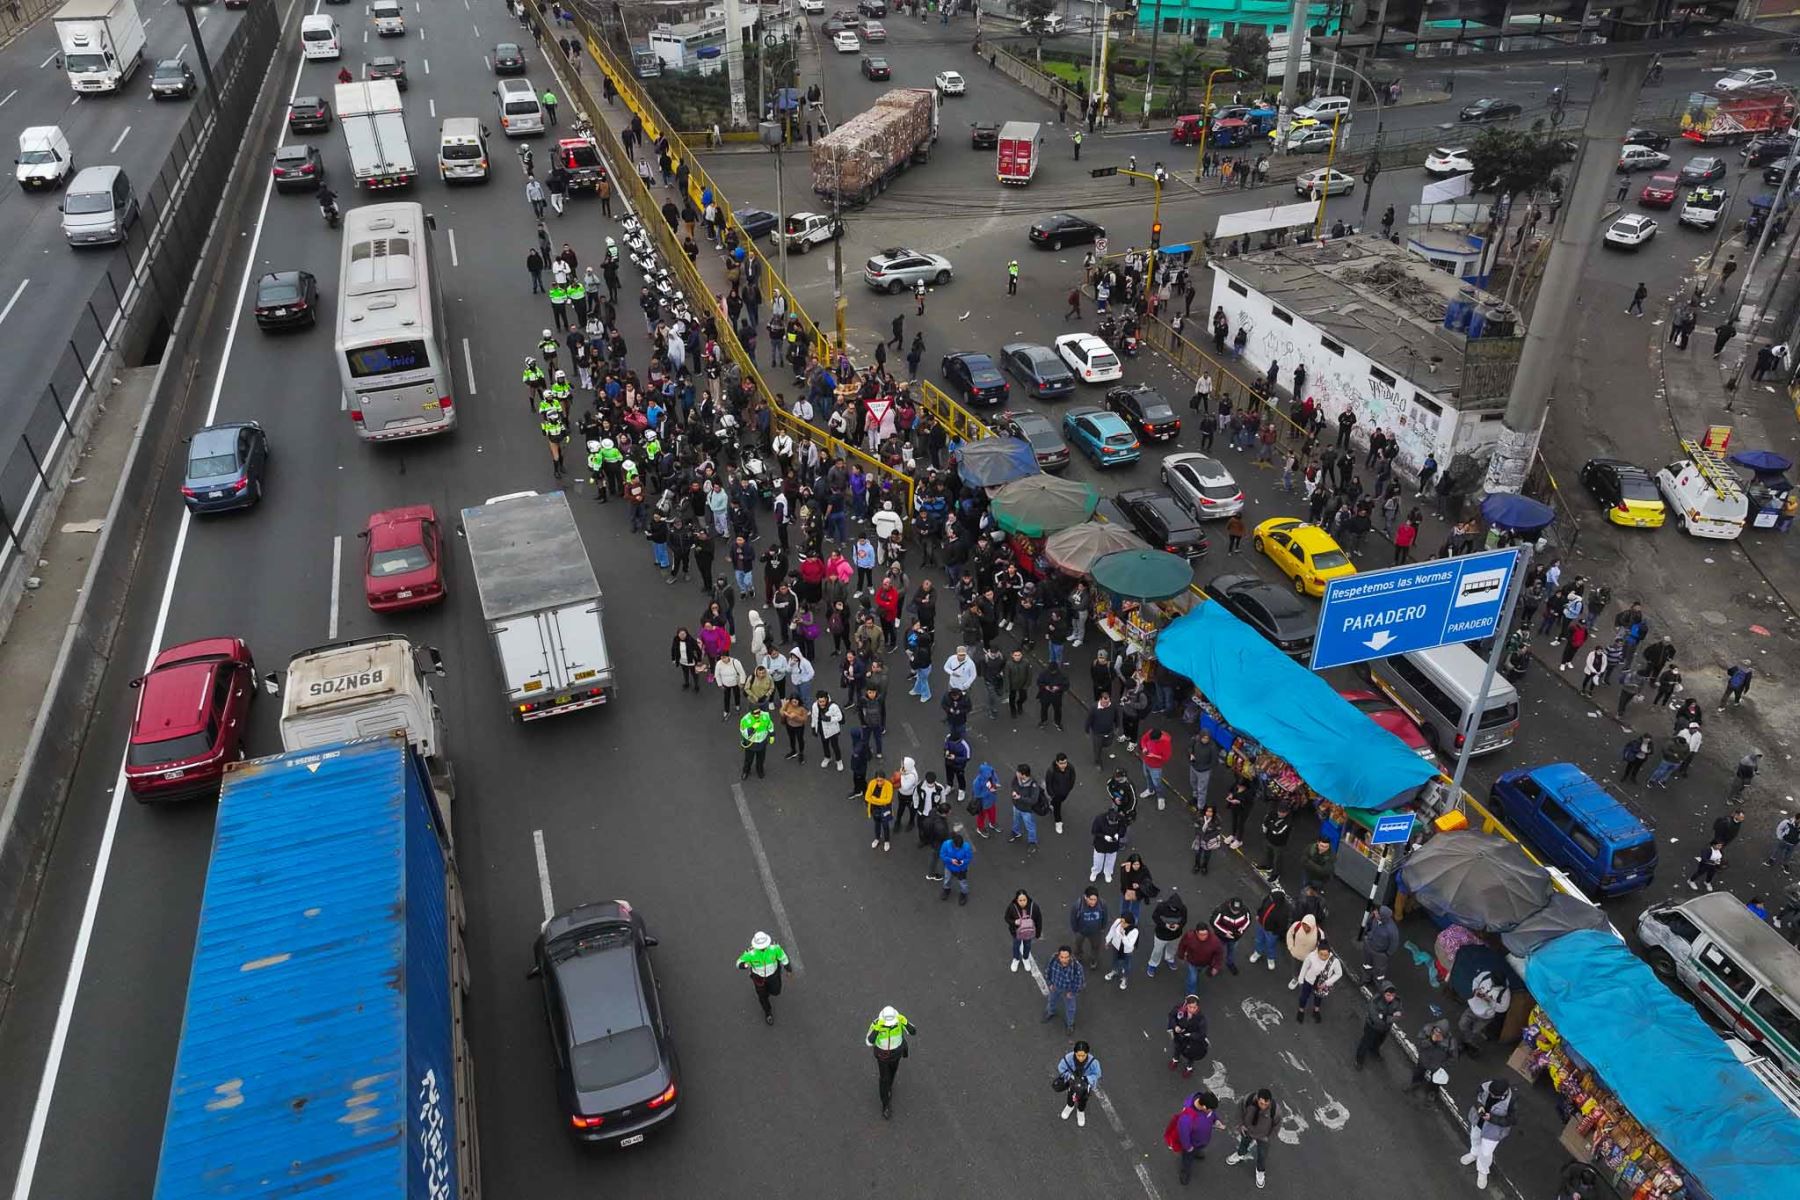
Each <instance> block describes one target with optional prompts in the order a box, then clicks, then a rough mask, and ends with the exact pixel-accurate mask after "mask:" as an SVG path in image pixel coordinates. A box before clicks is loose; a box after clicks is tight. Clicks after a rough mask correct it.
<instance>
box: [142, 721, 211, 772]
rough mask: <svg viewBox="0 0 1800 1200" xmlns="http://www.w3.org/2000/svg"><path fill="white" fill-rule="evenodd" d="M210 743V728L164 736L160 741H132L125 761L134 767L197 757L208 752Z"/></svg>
mask: <svg viewBox="0 0 1800 1200" xmlns="http://www.w3.org/2000/svg"><path fill="white" fill-rule="evenodd" d="M212 745H213V740H212V733H211V731H210V730H206V731H202V732H200V733H190V734H186V735H185V736H182V737H173V738H164V739H163V740H162V741H160V742H133V743H131V746H130V748H129V749H128V750H126V751H125V761H126V762H128V763H130V764H131V765H132V766H134V767H154V766H159V765H161V764H162V763H172V762H180V761H182V760H183V759H188V758H199V757H201V756H202V755H205V754H207V753H208V752H210V751H211V750H212Z"/></svg>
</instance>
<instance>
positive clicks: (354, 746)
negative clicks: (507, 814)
mask: <svg viewBox="0 0 1800 1200" xmlns="http://www.w3.org/2000/svg"><path fill="white" fill-rule="evenodd" d="M462 909H463V900H462V890H461V885H460V883H459V881H458V878H457V872H456V862H455V859H454V858H453V857H452V855H451V851H450V837H449V822H448V820H447V818H446V817H445V815H444V814H443V813H442V812H441V811H440V810H439V809H438V807H437V803H436V800H435V798H434V796H433V793H432V789H431V785H430V781H429V779H428V778H427V773H426V768H425V764H424V760H423V758H422V757H421V756H420V755H419V753H418V751H417V750H416V749H414V748H412V747H410V746H409V745H407V743H406V740H405V738H404V737H403V736H401V735H399V734H394V735H390V736H388V737H381V738H368V739H364V740H360V741H350V742H339V743H336V744H333V745H330V746H324V747H319V748H316V749H310V750H301V751H295V752H293V753H288V754H280V755H276V756H274V757H271V758H262V759H256V760H254V761H251V762H244V763H236V764H234V765H233V766H232V767H231V768H230V769H229V771H228V772H227V773H226V776H225V783H224V787H223V789H222V790H221V793H220V796H219V812H218V819H217V825H216V827H215V831H214V834H213V847H212V859H211V862H210V864H209V866H208V868H207V875H206V891H205V894H204V896H203V898H202V900H201V904H200V927H199V932H198V934H197V935H196V937H195V944H194V961H193V967H192V970H191V973H190V975H189V980H188V994H187V1011H186V1013H185V1015H184V1016H183V1018H182V1025H181V1045H180V1049H179V1051H178V1052H177V1054H176V1060H175V1076H174V1080H173V1083H172V1084H171V1086H170V1089H169V1104H168V1114H167V1117H166V1118H165V1121H164V1127H163V1142H162V1151H161V1155H160V1157H159V1160H158V1163H157V1171H156V1190H155V1193H154V1196H155V1200H218V1198H219V1197H226V1196H270V1195H296V1196H297V1195H308V1196H312V1195H318V1196H324V1195H334V1196H336V1195H341V1196H356V1197H358V1200H479V1197H480V1195H481V1173H480V1157H479V1150H478V1147H477V1142H476V1129H475V1089H474V1066H473V1063H472V1061H471V1059H470V1056H469V1050H468V1044H467V1041H466V1039H465V1037H464V1022H463V1006H464V997H465V993H466V992H467V990H468V986H469V967H468V957H467V954H466V952H465V950H464V947H463V939H462V925H463V912H462Z"/></svg>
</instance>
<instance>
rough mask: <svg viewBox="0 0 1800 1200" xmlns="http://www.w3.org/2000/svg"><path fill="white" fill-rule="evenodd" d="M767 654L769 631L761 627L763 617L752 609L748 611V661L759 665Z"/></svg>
mask: <svg viewBox="0 0 1800 1200" xmlns="http://www.w3.org/2000/svg"><path fill="white" fill-rule="evenodd" d="M768 653H769V631H768V629H767V628H765V627H764V625H763V616H762V614H761V613H760V612H757V611H756V610H755V609H754V608H753V609H751V610H750V661H751V662H754V663H761V662H762V660H763V659H764V658H765V657H767V656H768Z"/></svg>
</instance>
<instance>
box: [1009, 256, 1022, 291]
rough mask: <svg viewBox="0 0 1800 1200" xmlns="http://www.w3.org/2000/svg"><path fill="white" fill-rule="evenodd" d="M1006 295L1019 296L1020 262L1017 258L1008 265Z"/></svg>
mask: <svg viewBox="0 0 1800 1200" xmlns="http://www.w3.org/2000/svg"><path fill="white" fill-rule="evenodd" d="M1006 294H1007V295H1009V296H1016V295H1018V294H1019V260H1018V259H1016V258H1015V259H1013V260H1012V261H1011V262H1009V263H1007V264H1006Z"/></svg>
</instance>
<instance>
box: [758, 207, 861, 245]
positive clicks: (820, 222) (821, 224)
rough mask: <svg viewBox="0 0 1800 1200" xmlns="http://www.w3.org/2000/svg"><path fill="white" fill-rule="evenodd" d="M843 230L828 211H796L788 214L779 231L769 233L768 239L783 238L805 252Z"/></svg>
mask: <svg viewBox="0 0 1800 1200" xmlns="http://www.w3.org/2000/svg"><path fill="white" fill-rule="evenodd" d="M843 231H844V227H843V225H841V224H840V223H838V222H836V221H833V220H832V219H831V215H830V214H829V213H809V212H797V213H792V214H790V215H789V216H788V219H787V222H786V223H785V224H784V225H783V227H782V230H781V232H779V233H771V234H770V235H769V237H770V240H782V239H785V240H786V241H787V244H788V245H789V246H790V247H791V248H793V249H795V250H798V251H799V252H800V253H801V254H805V253H806V252H807V251H808V250H810V249H812V248H813V247H814V246H823V245H825V244H826V243H828V242H830V241H832V240H833V239H834V238H836V237H837V236H838V234H840V233H842V232H843Z"/></svg>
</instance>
